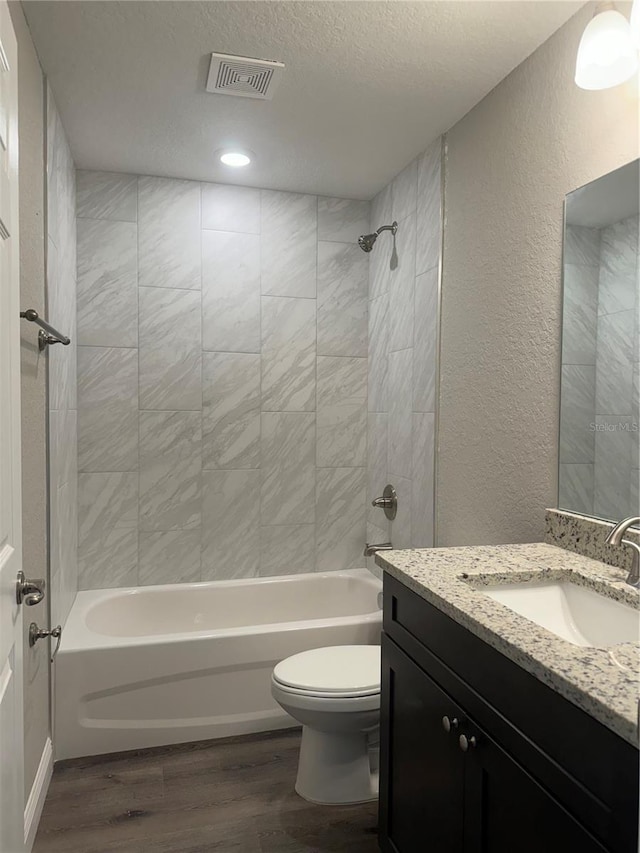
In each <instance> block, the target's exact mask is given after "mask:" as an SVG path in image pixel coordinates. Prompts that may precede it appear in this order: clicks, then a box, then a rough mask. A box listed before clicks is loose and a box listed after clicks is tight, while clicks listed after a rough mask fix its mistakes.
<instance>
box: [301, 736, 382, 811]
mask: <svg viewBox="0 0 640 853" xmlns="http://www.w3.org/2000/svg"><path fill="white" fill-rule="evenodd" d="M295 787H296V792H297V793H298V794H299V795H300V796H301V797H302V798H303V799H305V800H308V801H309V802H311V803H317V804H319V805H354V804H356V803H368V802H371V801H372V800H377V799H378V774H377V773H373V772H372V770H371V762H370V758H369V737H368V735H367V733H366V732H349V733H344V732H321V731H318V730H317V729H311V728H309V727H308V726H303V727H302V743H301V744H300V758H299V761H298V777H297V779H296V786H295Z"/></svg>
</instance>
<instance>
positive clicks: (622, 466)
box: [558, 160, 640, 520]
mask: <svg viewBox="0 0 640 853" xmlns="http://www.w3.org/2000/svg"><path fill="white" fill-rule="evenodd" d="M639 163H640V161H638V160H634V161H633V162H632V163H629V164H627V165H626V166H622V167H621V168H620V169H616V171H615V172H611V173H610V174H608V175H604V176H603V177H602V178H598V180H596V181H593V182H592V183H590V184H587V185H586V186H584V187H581V188H580V189H577V190H575V191H574V192H572V193H569V195H567V197H566V200H565V228H564V270H563V294H564V295H563V321H562V377H561V394H560V455H559V472H558V505H559V507H560V509H566V510H570V511H571V512H577V513H581V514H584V515H591V516H596V517H598V518H604V519H608V520H619V519H621V518H625V517H627V516H630V515H636V516H637V515H640V499H639V497H638V487H639V483H640V470H639V467H640V465H639V462H638V456H639V453H638V451H639V447H640V431H639V423H640V413H639V402H638V398H639V384H640V380H639V368H640V280H639V264H638V197H639V190H640V172H639V168H638V166H639Z"/></svg>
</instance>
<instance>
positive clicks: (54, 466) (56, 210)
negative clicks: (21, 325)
mask: <svg viewBox="0 0 640 853" xmlns="http://www.w3.org/2000/svg"><path fill="white" fill-rule="evenodd" d="M46 110H47V149H46V151H47V262H46V263H47V319H48V320H49V322H50V323H51V325H52V326H54V327H55V328H57V329H59V330H60V331H61V332H62V333H63V334H66V335H68V336H69V337H70V338H71V344H70V345H69V346H67V347H63V346H61V345H60V344H56V345H55V346H51V347H49V349H48V354H47V357H48V359H49V365H48V368H49V378H48V385H49V530H50V590H51V620H52V625H57V624H58V623H62V624H64V622H65V620H66V618H67V615H68V613H69V610H70V609H71V605H72V604H73V600H74V598H75V595H76V592H77V589H78V564H77V541H78V477H77V464H78V460H77V432H78V412H77V399H78V394H77V380H76V354H77V334H76V225H75V216H76V212H75V204H76V202H75V198H76V186H75V167H74V163H73V159H72V156H71V151H70V150H69V145H68V143H67V139H66V136H65V133H64V129H63V127H62V123H61V121H60V116H59V115H58V110H57V108H56V105H55V101H54V99H53V95H52V94H51V90H50V89H49V87H48V86H47V101H46Z"/></svg>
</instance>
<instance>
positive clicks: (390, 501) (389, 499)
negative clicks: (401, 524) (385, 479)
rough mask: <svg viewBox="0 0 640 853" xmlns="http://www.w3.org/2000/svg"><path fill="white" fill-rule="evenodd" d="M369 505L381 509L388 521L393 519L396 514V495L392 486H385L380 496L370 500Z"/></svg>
mask: <svg viewBox="0 0 640 853" xmlns="http://www.w3.org/2000/svg"><path fill="white" fill-rule="evenodd" d="M371 506H375V507H378V508H379V509H383V510H384V514H385V515H386V516H387V518H388V519H389V521H393V519H394V518H395V517H396V515H397V514H398V496H397V494H396V490H395V489H394V488H393V486H385V487H384V491H383V493H382V497H380V498H375V500H372V501H371Z"/></svg>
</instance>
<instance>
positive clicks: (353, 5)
mask: <svg viewBox="0 0 640 853" xmlns="http://www.w3.org/2000/svg"><path fill="white" fill-rule="evenodd" d="M581 5H583V4H582V3H581V2H567V0H561V2H555V0H536V2H520V0H517V2H510V0H498V2H483V0H471V2H447V0H440V1H439V2H426V1H425V2H403V0H398V1H397V2H359V0H352V1H351V2H324V0H313V2H271V0H261V2H234V1H233V0H230V1H229V2H157V0H149V1H148V2H115V0H110V2H102V1H101V0H97V2H86V0H77V1H76V2H66V0H49V2H40V0H26V2H25V3H24V8H25V13H26V16H27V20H28V22H29V26H30V28H31V31H32V34H33V38H34V41H35V44H36V48H37V50H38V53H39V55H40V59H41V62H42V64H43V67H44V70H45V72H46V73H47V75H48V76H49V79H50V82H51V87H52V89H53V92H54V95H55V97H56V101H57V103H58V108H59V110H60V113H61V115H62V120H63V123H64V126H65V128H66V131H67V134H68V136H69V141H70V143H71V148H72V151H73V154H74V157H75V160H76V163H77V165H78V166H79V167H81V168H92V169H106V170H110V171H124V172H134V173H143V174H155V175H168V176H173V177H183V178H192V179H197V180H220V181H227V182H232V183H243V184H247V185H254V186H261V187H270V188H277V189H285V190H294V191H295V190H297V191H305V192H315V193H319V194H324V195H336V196H343V197H351V198H371V197H372V196H373V195H374V194H375V193H376V192H377V191H378V190H379V189H381V188H382V187H383V186H384V185H385V184H386V183H387V182H388V181H389V180H390V179H391V178H392V177H393V175H395V174H396V173H397V172H398V171H399V170H400V169H401V168H402V167H403V166H404V165H405V164H406V163H408V162H409V161H410V160H411V159H413V158H414V157H415V156H416V155H417V154H419V153H420V152H421V151H422V150H424V149H425V148H426V147H427V145H428V144H429V143H430V141H431V140H433V139H434V138H435V137H436V136H438V134H440V133H442V132H443V131H444V130H446V129H447V128H449V127H450V126H451V125H452V124H454V123H455V122H456V121H457V120H458V119H459V118H461V117H462V116H463V115H464V114H465V113H466V112H467V111H468V110H469V109H470V108H471V107H472V106H474V104H476V103H477V102H478V101H479V100H480V99H481V98H482V97H483V96H484V95H486V94H487V93H488V92H489V91H490V90H491V89H492V88H493V87H494V86H495V85H496V84H497V83H498V82H499V81H500V80H501V79H502V78H503V77H505V76H506V75H507V74H508V73H509V72H510V71H511V70H512V69H513V68H514V67H515V66H516V65H518V64H519V63H520V62H522V60H523V59H524V58H525V57H526V56H528V55H529V54H530V53H532V52H533V51H534V50H535V49H536V47H538V45H540V44H541V43H542V42H543V41H545V40H546V39H547V38H548V37H549V35H551V33H552V32H554V31H555V30H556V29H557V28H558V27H559V26H561V25H562V24H563V23H564V22H565V21H566V20H567V19H568V18H569V17H570V16H571V15H573V14H574V12H575V11H576V10H577V9H578V8H579V7H580V6H581ZM211 51H219V52H225V53H235V54H242V55H246V56H256V57H263V58H267V59H277V60H281V61H283V62H285V63H286V64H287V70H286V72H285V75H284V77H283V79H282V83H281V85H280V87H279V88H278V90H277V91H276V94H275V97H274V99H273V101H257V100H249V99H246V98H232V97H228V96H225V95H212V94H208V93H206V92H205V81H206V75H207V70H208V54H209V53H210V52H211ZM234 144H235V145H242V146H245V147H248V148H250V149H251V150H252V151H254V152H255V155H256V157H255V161H254V163H252V165H251V166H250V167H248V168H247V169H246V170H245V171H243V172H242V173H239V172H234V171H230V170H229V169H228V168H225V167H223V166H221V165H219V164H216V162H215V160H214V158H213V153H214V152H215V151H216V149H218V148H222V147H226V146H230V145H231V146H232V145H234Z"/></svg>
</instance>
